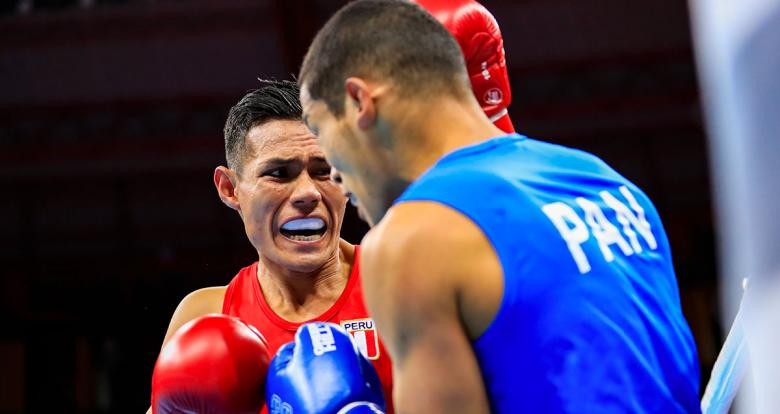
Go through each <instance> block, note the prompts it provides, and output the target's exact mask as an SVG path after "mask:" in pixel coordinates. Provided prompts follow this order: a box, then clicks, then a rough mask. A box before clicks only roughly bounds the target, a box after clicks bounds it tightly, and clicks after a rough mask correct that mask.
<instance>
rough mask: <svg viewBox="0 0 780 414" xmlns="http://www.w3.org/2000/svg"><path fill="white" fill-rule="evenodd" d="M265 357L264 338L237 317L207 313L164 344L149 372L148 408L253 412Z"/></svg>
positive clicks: (260, 395) (261, 400)
mask: <svg viewBox="0 0 780 414" xmlns="http://www.w3.org/2000/svg"><path fill="white" fill-rule="evenodd" d="M269 361H270V357H269V352H268V348H267V345H266V342H265V339H264V338H263V336H262V335H261V334H260V333H259V332H258V331H257V330H256V329H255V328H253V327H251V326H249V325H248V324H246V323H245V322H243V321H241V320H240V319H238V318H234V317H232V316H226V315H217V314H215V315H206V316H202V317H200V318H197V319H194V320H192V321H190V322H188V323H186V324H185V325H183V326H182V327H181V328H180V329H179V330H178V331H176V333H175V334H174V336H173V337H171V339H170V341H169V342H168V343H167V344H166V345H165V347H164V348H163V350H162V352H160V356H159V357H158V358H157V364H155V366H154V375H153V376H152V412H153V413H154V414H167V413H201V414H228V413H235V414H238V413H241V414H257V413H259V412H260V410H261V409H262V407H263V405H264V404H265V395H264V394H265V377H266V372H267V371H268V363H269Z"/></svg>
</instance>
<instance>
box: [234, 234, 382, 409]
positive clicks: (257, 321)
mask: <svg viewBox="0 0 780 414" xmlns="http://www.w3.org/2000/svg"><path fill="white" fill-rule="evenodd" d="M359 253H360V251H359V246H355V256H354V257H355V259H354V263H353V264H352V271H351V272H350V275H349V280H348V281H347V286H346V287H345V288H344V292H342V294H341V296H340V297H339V298H338V300H336V303H334V304H333V306H331V307H330V309H328V310H327V311H325V313H323V314H322V315H320V316H318V317H316V318H314V319H312V320H310V321H306V322H313V321H323V322H332V323H335V324H339V325H341V326H342V327H344V329H346V330H347V332H349V333H350V334H351V335H352V337H353V338H354V339H355V342H356V343H357V344H358V347H359V348H360V350H361V352H362V353H363V355H365V356H367V357H368V358H369V359H370V360H371V362H372V363H373V365H374V368H376V371H377V374H379V379H380V381H381V382H382V390H383V392H384V394H385V400H386V403H387V408H388V413H392V412H393V409H392V395H393V394H392V387H393V379H392V364H391V362H390V357H389V355H388V353H387V351H385V348H384V345H383V344H382V341H381V340H380V339H379V336H378V335H377V331H376V326H375V324H374V321H373V319H371V317H369V315H368V311H367V310H366V305H365V302H364V300H363V290H362V287H361V280H360V263H359V260H358V258H359V257H360V254H359ZM257 266H258V263H257V262H255V263H253V264H251V265H250V266H247V267H245V268H243V269H241V270H240V271H239V272H238V274H237V275H236V276H235V277H234V278H233V280H232V281H231V282H230V284H229V285H228V287H227V290H226V291H225V299H224V301H223V304H222V313H224V314H226V315H230V316H235V317H238V318H241V319H242V320H243V321H245V322H247V323H249V324H250V325H252V326H254V327H255V328H257V330H259V331H260V332H261V333H262V334H263V336H264V337H265V339H266V341H267V342H268V350H269V351H270V352H271V355H274V354H276V351H277V350H278V349H279V347H280V346H282V345H284V344H286V343H288V342H292V341H294V340H295V332H296V331H297V330H298V327H299V326H301V325H302V324H304V323H306V322H290V321H287V320H285V319H282V318H281V317H280V316H279V315H277V314H276V313H274V311H273V310H271V307H270V306H269V305H268V303H267V302H266V301H265V296H263V291H262V288H261V286H260V281H259V280H258V278H257ZM263 412H267V410H265V409H264V410H263Z"/></svg>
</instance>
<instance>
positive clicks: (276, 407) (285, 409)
mask: <svg viewBox="0 0 780 414" xmlns="http://www.w3.org/2000/svg"><path fill="white" fill-rule="evenodd" d="M269 405H270V409H269V410H268V412H269V414H293V409H292V406H291V405H290V404H287V403H286V402H284V401H282V399H281V398H280V397H279V396H278V395H276V394H274V395H273V397H271V404H269Z"/></svg>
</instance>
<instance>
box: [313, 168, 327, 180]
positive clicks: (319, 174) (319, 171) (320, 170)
mask: <svg viewBox="0 0 780 414" xmlns="http://www.w3.org/2000/svg"><path fill="white" fill-rule="evenodd" d="M313 174H314V175H315V176H317V177H325V178H330V167H323V168H317V169H316V170H314V173H313Z"/></svg>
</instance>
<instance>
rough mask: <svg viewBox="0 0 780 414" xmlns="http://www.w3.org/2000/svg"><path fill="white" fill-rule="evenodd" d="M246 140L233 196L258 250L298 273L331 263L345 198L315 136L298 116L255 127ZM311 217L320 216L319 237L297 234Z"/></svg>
mask: <svg viewBox="0 0 780 414" xmlns="http://www.w3.org/2000/svg"><path fill="white" fill-rule="evenodd" d="M246 142H247V146H248V149H247V153H248V155H247V157H246V161H245V166H244V171H243V172H242V174H241V179H240V180H239V184H238V186H237V196H238V199H239V202H240V208H241V213H242V219H243V221H244V227H245V231H246V234H247V237H248V238H249V239H250V241H251V242H252V244H253V245H254V247H255V248H256V250H257V251H258V254H259V255H260V256H261V258H262V259H263V260H264V261H268V262H272V263H275V264H276V265H278V267H279V268H281V269H286V270H288V271H291V272H296V273H312V272H316V271H318V270H319V269H321V268H322V267H323V266H324V265H325V264H327V263H331V262H332V260H333V256H334V255H337V254H338V244H339V232H340V230H341V223H342V220H343V216H344V210H345V207H346V199H345V198H344V197H343V195H342V194H341V191H340V190H339V188H338V186H337V185H335V183H333V182H332V181H331V180H330V166H329V165H328V164H327V162H326V161H325V156H324V154H323V152H322V150H321V149H320V148H319V146H318V145H317V142H316V139H315V137H314V136H313V135H312V134H311V133H310V132H309V130H308V129H306V127H305V126H304V125H303V124H302V123H301V122H300V121H289V120H284V121H282V120H274V121H269V122H266V123H264V124H262V125H260V126H255V127H253V128H252V129H251V130H250V131H249V133H247V137H246ZM309 219H312V220H321V221H322V224H323V225H324V231H323V232H315V233H320V234H317V235H319V236H321V237H318V238H316V239H315V238H312V237H299V236H300V235H301V234H304V235H308V234H309V233H308V232H306V231H305V229H307V228H308V227H307V226H311V220H309ZM301 220H303V221H301ZM285 225H286V227H285V228H284V229H283V226H285ZM302 229H303V230H302Z"/></svg>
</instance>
